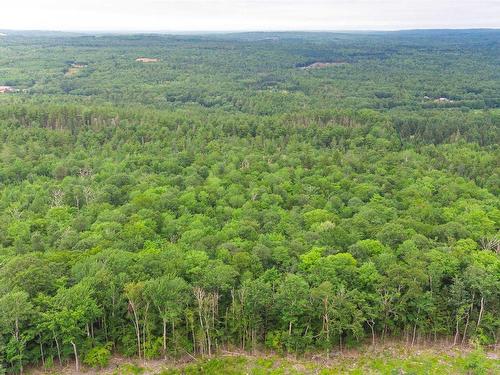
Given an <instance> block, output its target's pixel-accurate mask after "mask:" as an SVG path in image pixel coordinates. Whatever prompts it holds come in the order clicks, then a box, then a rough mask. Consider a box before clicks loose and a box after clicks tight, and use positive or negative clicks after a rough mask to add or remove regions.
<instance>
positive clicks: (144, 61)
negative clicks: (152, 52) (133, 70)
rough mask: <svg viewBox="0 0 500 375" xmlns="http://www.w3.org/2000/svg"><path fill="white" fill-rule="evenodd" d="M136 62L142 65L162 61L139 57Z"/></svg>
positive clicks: (154, 58)
mask: <svg viewBox="0 0 500 375" xmlns="http://www.w3.org/2000/svg"><path fill="white" fill-rule="evenodd" d="M135 61H137V62H142V63H154V62H158V61H160V59H157V58H156V57H138V58H137V59H135Z"/></svg>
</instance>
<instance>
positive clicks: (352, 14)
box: [0, 0, 500, 31]
mask: <svg viewBox="0 0 500 375" xmlns="http://www.w3.org/2000/svg"><path fill="white" fill-rule="evenodd" d="M469 27H471V28H472V27H494V28H498V27H500V0H0V29H49V30H82V31H83V30H101V31H119V30H122V31H200V30H203V31H208V30H220V31H225V30H348V29H408V28H469Z"/></svg>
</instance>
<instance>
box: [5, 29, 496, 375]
mask: <svg viewBox="0 0 500 375" xmlns="http://www.w3.org/2000/svg"><path fill="white" fill-rule="evenodd" d="M499 35H500V34H499V32H498V31H496V30H475V31H433V30H429V31H408V32H400V33H359V34H345V33H341V34H339V33H337V34H335V33H306V34H304V33H269V34H260V33H246V34H231V35H204V36H194V35H193V36H170V35H134V36H127V35H100V36H98V37H97V36H91V35H79V34H74V35H73V34H71V35H60V34H57V33H55V34H43V33H31V34H25V33H9V34H8V35H7V36H6V37H2V38H0V66H1V67H2V68H1V69H0V85H4V84H5V85H11V86H15V87H16V88H18V89H19V90H20V91H18V92H16V93H9V94H0V139H1V142H0V156H1V157H0V368H5V369H6V371H7V372H9V373H15V372H21V371H23V368H24V367H25V366H26V365H34V364H40V363H45V364H51V363H53V362H55V363H56V364H61V365H65V364H67V363H68V362H69V361H74V362H75V364H76V365H77V366H78V364H79V358H81V359H83V362H84V363H86V364H87V365H89V366H104V365H105V363H106V361H107V360H108V359H109V356H110V354H111V352H117V353H118V354H123V355H125V356H137V357H139V358H140V359H143V358H153V357H154V358H156V357H159V356H162V357H164V358H166V357H181V356H186V355H187V354H186V353H188V354H189V355H192V356H206V355H209V356H211V355H213V354H216V353H218V352H221V350H222V349H227V348H238V349H240V350H242V351H247V350H257V349H259V348H263V347H267V348H269V349H272V350H274V351H276V352H278V353H283V354H285V353H293V354H296V355H298V354H302V353H308V352H319V351H321V353H324V354H325V355H326V356H329V355H330V354H331V352H333V351H343V350H345V349H346V348H352V347H355V346H358V345H360V344H362V343H365V342H367V341H369V342H370V343H371V344H372V345H373V346H377V345H378V344H379V343H381V342H383V341H385V340H388V339H399V340H404V341H405V342H407V343H408V345H410V346H414V345H417V344H419V343H422V342H429V341H438V340H439V339H442V338H447V339H448V340H450V342H452V343H453V344H454V345H460V344H464V345H465V344H467V343H468V342H469V341H470V340H471V339H474V340H478V342H480V343H482V344H484V345H495V344H498V338H499V333H500V319H499V316H500V304H499V303H500V257H499V253H498V243H499V240H498V236H499V227H500V205H499V203H500V201H499V199H498V194H499V193H500V190H499V186H500V184H499V177H498V176H499V168H498V160H499V147H498V145H499V141H500V132H499V127H500V112H499V105H500V102H499V99H498V98H499V97H500V95H499V87H500V86H499V85H498V82H499V79H498V71H499V69H498V68H499V65H500V64H499V59H498V50H499V40H500V39H499ZM138 56H154V57H158V58H159V59H160V61H158V62H156V63H141V62H137V61H135V59H136V58H137V57H138ZM321 61H323V62H332V63H333V62H336V63H337V64H331V65H329V66H327V67H324V68H312V67H309V68H308V66H309V65H310V64H312V63H314V62H321ZM75 63H79V64H80V65H82V67H80V68H74V66H72V64H75ZM83 65H86V66H83ZM71 68H73V70H71V73H70V74H68V72H70V69H71ZM74 69H77V70H76V71H75V70H74ZM440 98H441V99H440ZM108 343H110V344H109V346H108ZM234 361H235V363H234V366H236V367H238V368H239V367H242V366H243V367H244V366H245V365H244V364H242V363H240V362H238V361H239V360H236V359H235V360H234ZM377 361H381V360H380V359H377V358H375V359H374V361H373V363H371V364H370V366H371V368H374V369H376V370H377V369H378V371H380V372H384V371H385V369H386V368H385V367H384V366H386V364H384V363H383V361H382V362H377ZM482 361H484V357H482V356H480V355H479V354H477V353H476V354H473V355H471V356H470V358H468V359H467V360H466V362H467V363H468V364H467V366H469V368H470V370H471V371H472V370H474V371H482V370H481V362H482ZM486 362H488V361H486ZM414 365H415V364H414V363H413V362H411V364H409V363H408V362H406V363H405V364H401V366H400V364H399V362H398V360H394V363H392V364H391V366H394V368H401V369H403V370H402V371H413V370H412V366H414ZM196 366H198V364H196V365H194V367H193V370H192V371H194V372H196V371H201V370H200V368H199V367H196ZM203 366H208V367H207V368H212V367H210V366H213V369H214V370H213V371H216V369H222V368H224V366H225V363H224V360H222V359H220V360H214V361H213V362H210V363H209V364H203ZM387 366H388V365H387ZM398 366H399V367H398ZM415 366H416V368H418V369H420V368H421V367H419V366H420V365H418V364H416V365H415ZM426 366H428V368H429V369H431V370H432V369H434V368H435V363H434V359H432V360H430V362H429V363H428V364H427V365H426ZM464 366H465V365H464ZM464 366H462V367H464ZM431 370H429V371H430V372H432V371H431ZM124 371H125V370H124ZM134 371H135V370H134ZM221 371H222V370H221ZM277 371H278V370H277ZM280 371H281V370H280ZM415 371H416V370H415ZM429 371H428V372H429ZM278 372H279V371H278Z"/></svg>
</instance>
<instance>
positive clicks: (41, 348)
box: [38, 335, 45, 367]
mask: <svg viewBox="0 0 500 375" xmlns="http://www.w3.org/2000/svg"><path fill="white" fill-rule="evenodd" d="M38 337H39V338H40V356H41V357H42V366H43V367H45V355H44V354H43V343H42V336H41V335H38Z"/></svg>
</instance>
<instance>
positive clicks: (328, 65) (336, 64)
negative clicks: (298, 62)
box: [300, 61, 349, 69]
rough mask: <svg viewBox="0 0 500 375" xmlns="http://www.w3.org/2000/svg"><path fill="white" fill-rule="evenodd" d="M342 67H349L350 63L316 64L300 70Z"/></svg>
mask: <svg viewBox="0 0 500 375" xmlns="http://www.w3.org/2000/svg"><path fill="white" fill-rule="evenodd" d="M342 65H349V63H347V62H345V61H334V62H319V61H318V62H315V63H312V64H309V65H307V66H303V67H301V68H300V69H324V68H328V67H331V66H342Z"/></svg>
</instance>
